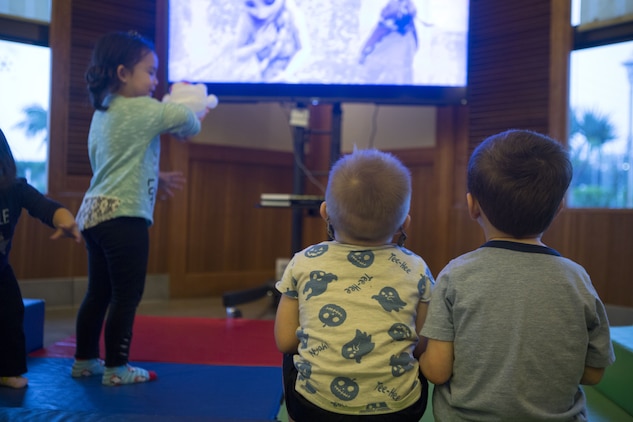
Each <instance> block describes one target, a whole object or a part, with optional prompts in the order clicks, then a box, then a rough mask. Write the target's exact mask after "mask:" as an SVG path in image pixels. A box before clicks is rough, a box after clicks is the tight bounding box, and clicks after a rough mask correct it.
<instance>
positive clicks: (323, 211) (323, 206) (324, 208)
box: [319, 201, 327, 221]
mask: <svg viewBox="0 0 633 422" xmlns="http://www.w3.org/2000/svg"><path fill="white" fill-rule="evenodd" d="M319 213H320V214H321V218H323V219H324V220H325V221H327V205H326V204H325V201H323V202H321V207H320V208H319Z"/></svg>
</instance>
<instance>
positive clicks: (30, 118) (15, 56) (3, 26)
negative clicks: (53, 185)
mask: <svg viewBox="0 0 633 422" xmlns="http://www.w3.org/2000/svg"><path fill="white" fill-rule="evenodd" d="M49 20H50V0H17V1H14V0H8V1H0V92H1V93H2V94H1V95H2V101H0V128H2V131H3V132H4V134H5V135H6V137H7V140H8V141H9V145H10V146H11V151H12V152H13V156H14V158H15V161H16V165H17V170H18V176H20V177H25V178H26V179H27V180H28V181H29V183H31V184H32V185H33V186H34V187H35V188H37V189H38V190H39V191H41V192H46V191H47V188H48V144H49V143H48V110H49V104H50V90H51V80H50V79H51V70H50V69H51V51H50V48H49V47H48V21H49Z"/></svg>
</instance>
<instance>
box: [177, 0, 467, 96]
mask: <svg viewBox="0 0 633 422" xmlns="http://www.w3.org/2000/svg"><path fill="white" fill-rule="evenodd" d="M468 7H469V0H169V13H168V16H169V18H168V19H169V22H168V31H169V36H168V53H167V56H168V63H167V73H168V80H169V82H170V83H173V82H179V81H188V82H191V83H205V84H207V86H208V89H209V93H213V94H215V95H217V96H218V97H219V99H220V101H258V100H261V101H270V100H280V101H281V100H284V101H297V102H303V101H309V102H312V103H314V102H376V103H398V104H440V103H459V102H463V101H465V96H466V95H465V94H466V81H467V53H468Z"/></svg>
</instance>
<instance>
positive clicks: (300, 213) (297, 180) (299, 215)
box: [222, 103, 343, 318]
mask: <svg viewBox="0 0 633 422" xmlns="http://www.w3.org/2000/svg"><path fill="white" fill-rule="evenodd" d="M342 116H343V112H342V108H341V104H340V103H333V104H332V121H331V125H330V127H331V129H330V131H329V134H330V168H331V167H332V165H333V164H334V163H335V162H336V161H337V160H338V159H339V157H340V156H341V132H342ZM289 124H290V126H291V127H292V129H293V130H292V135H293V152H294V165H293V187H292V194H290V195H288V196H287V197H288V203H287V205H286V204H284V206H286V207H289V208H291V209H292V231H291V235H292V239H291V245H290V249H291V250H290V256H293V255H294V254H295V253H297V252H299V251H300V250H301V249H302V248H303V238H302V232H303V217H304V210H305V209H309V210H318V208H319V207H320V206H321V202H322V201H321V200H316V198H314V197H313V196H312V195H305V179H306V175H305V171H304V169H305V165H304V163H305V145H306V142H307V141H308V140H309V135H310V134H313V133H314V132H313V131H311V130H310V110H309V109H308V107H307V106H306V105H305V103H297V105H296V107H295V108H294V109H293V110H292V111H291V113H290V121H289ZM319 134H323V132H319ZM328 171H329V169H328ZM263 195H264V194H263ZM263 195H262V196H263ZM280 195H283V194H280ZM293 197H294V198H302V199H308V198H309V199H310V200H311V201H312V202H311V203H309V202H304V201H292V200H291V198H293ZM278 198H284V197H283V196H279V197H278ZM262 206H271V205H270V204H268V205H265V204H262ZM273 206H281V204H273ZM275 281H276V280H269V281H267V282H266V283H265V284H264V285H263V286H261V287H255V288H252V289H246V290H240V291H235V292H227V293H224V295H223V296H222V303H223V305H224V307H225V308H226V314H227V317H229V318H239V317H241V316H242V312H241V311H240V310H239V309H238V308H237V306H238V305H241V304H244V303H248V302H252V301H255V300H257V299H261V298H263V297H265V296H269V297H271V298H272V302H273V303H272V305H273V306H274V307H275V308H276V307H277V304H278V303H279V298H280V295H279V293H278V292H277V290H276V289H275Z"/></svg>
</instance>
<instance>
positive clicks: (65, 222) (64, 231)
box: [51, 207, 81, 243]
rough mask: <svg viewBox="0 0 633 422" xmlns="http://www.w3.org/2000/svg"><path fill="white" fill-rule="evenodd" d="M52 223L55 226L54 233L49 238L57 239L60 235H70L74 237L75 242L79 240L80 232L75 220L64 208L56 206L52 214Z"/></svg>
mask: <svg viewBox="0 0 633 422" xmlns="http://www.w3.org/2000/svg"><path fill="white" fill-rule="evenodd" d="M53 225H54V226H55V233H53V235H52V236H51V239H53V240H55V239H59V238H60V237H70V238H73V239H75V242H77V243H79V242H81V234H80V233H79V228H78V227H77V223H76V222H75V217H73V215H72V214H71V212H70V211H68V210H67V209H66V208H63V207H62V208H58V209H57V211H55V214H54V215H53Z"/></svg>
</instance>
